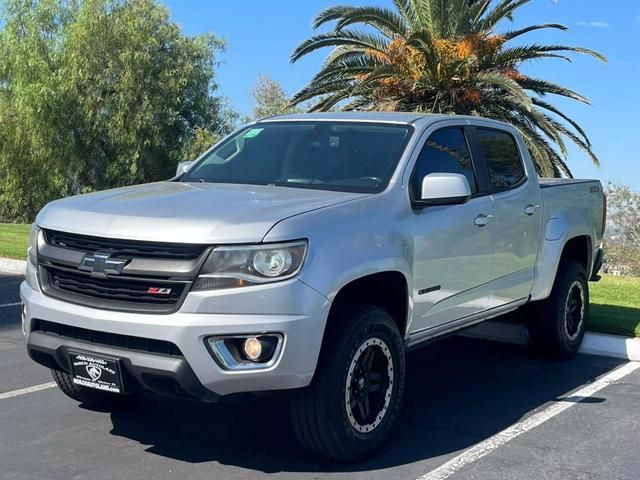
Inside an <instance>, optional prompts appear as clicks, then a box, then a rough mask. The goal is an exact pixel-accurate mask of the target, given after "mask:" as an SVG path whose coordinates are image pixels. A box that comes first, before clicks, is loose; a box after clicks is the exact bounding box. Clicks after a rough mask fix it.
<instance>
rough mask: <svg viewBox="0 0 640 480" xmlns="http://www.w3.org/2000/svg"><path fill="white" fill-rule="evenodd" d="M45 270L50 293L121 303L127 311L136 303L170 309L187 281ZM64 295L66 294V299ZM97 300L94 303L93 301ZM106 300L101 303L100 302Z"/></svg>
mask: <svg viewBox="0 0 640 480" xmlns="http://www.w3.org/2000/svg"><path fill="white" fill-rule="evenodd" d="M43 270H44V273H45V274H46V275H47V277H48V282H47V283H48V285H47V286H48V287H49V288H45V290H48V291H49V293H50V294H51V295H52V296H59V297H62V298H64V299H67V300H71V301H77V300H78V299H79V298H82V297H85V298H86V297H90V298H92V299H97V300H93V301H90V302H87V301H86V300H85V301H84V302H82V303H84V304H90V305H94V306H105V307H108V306H109V305H113V306H116V305H118V304H122V305H123V307H124V306H126V307H128V308H125V309H129V310H136V309H135V308H132V307H135V305H140V307H142V308H143V309H149V308H155V309H156V310H157V311H171V310H173V309H174V308H175V307H176V305H177V304H178V302H179V301H180V299H181V298H182V295H183V293H185V288H186V287H187V286H188V285H189V284H190V282H187V283H184V282H183V283H179V282H175V281H163V280H155V279H149V278H132V277H123V276H111V277H108V278H94V277H92V276H91V274H89V273H85V272H80V271H77V270H72V269H66V268H64V269H63V268H58V267H45V268H43ZM65 294H67V295H69V297H68V298H66V297H65ZM96 301H97V302H98V303H97V304H96V303H95V302H96ZM100 301H103V302H108V303H105V304H104V305H101V304H100V303H99V302H100Z"/></svg>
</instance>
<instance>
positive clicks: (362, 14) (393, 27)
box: [336, 7, 409, 37]
mask: <svg viewBox="0 0 640 480" xmlns="http://www.w3.org/2000/svg"><path fill="white" fill-rule="evenodd" d="M354 23H367V24H369V25H372V26H374V27H375V28H377V29H378V30H380V31H381V32H383V33H384V34H386V35H387V36H388V37H392V36H395V35H400V36H406V35H407V34H408V31H409V30H408V27H407V22H406V21H405V19H404V18H402V17H401V16H400V15H398V14H396V13H395V12H393V11H392V10H389V9H387V8H382V7H353V8H352V9H351V10H350V11H349V12H348V13H346V14H345V15H343V16H342V17H341V18H340V19H339V20H338V22H337V23H336V30H342V29H343V28H345V27H348V26H349V25H352V24H354Z"/></svg>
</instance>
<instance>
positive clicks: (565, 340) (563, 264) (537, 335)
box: [529, 260, 589, 358]
mask: <svg viewBox="0 0 640 480" xmlns="http://www.w3.org/2000/svg"><path fill="white" fill-rule="evenodd" d="M531 313H532V318H531V319H530V321H529V337H530V344H531V346H532V347H533V348H534V350H536V351H537V352H540V353H543V354H546V355H549V356H552V357H555V358H570V357H572V356H573V355H575V354H576V353H577V352H578V349H579V348H580V345H581V344H582V339H583V338H584V334H585V331H586V324H587V319H588V318H589V284H588V282H587V274H586V272H585V271H584V268H583V267H582V265H581V264H580V263H579V262H577V261H575V260H561V261H560V265H559V267H558V273H557V275H556V279H555V282H554V284H553V289H552V291H551V295H549V298H547V299H546V300H543V301H540V302H535V303H534V304H532V312H531Z"/></svg>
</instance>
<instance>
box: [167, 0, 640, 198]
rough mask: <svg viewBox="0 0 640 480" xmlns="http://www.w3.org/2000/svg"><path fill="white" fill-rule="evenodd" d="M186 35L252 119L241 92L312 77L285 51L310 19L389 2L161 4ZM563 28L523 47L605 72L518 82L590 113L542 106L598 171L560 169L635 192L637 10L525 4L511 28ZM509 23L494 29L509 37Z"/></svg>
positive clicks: (536, 70) (551, 69)
mask: <svg viewBox="0 0 640 480" xmlns="http://www.w3.org/2000/svg"><path fill="white" fill-rule="evenodd" d="M164 3H165V4H166V5H167V6H168V7H169V10H170V11H171V14H172V17H173V19H174V20H175V21H176V22H178V23H179V24H180V25H182V28H183V30H184V32H185V33H186V34H190V35H192V34H198V33H203V32H213V33H215V34H216V35H217V36H219V37H223V38H224V39H225V40H226V41H227V44H228V49H227V52H226V53H224V54H223V55H222V57H221V60H222V61H223V65H221V66H220V68H219V70H218V83H219V86H220V92H221V94H223V95H225V96H226V97H228V99H229V101H230V103H231V105H232V106H233V108H235V109H236V110H238V111H239V112H241V113H242V114H248V113H249V112H250V110H251V98H250V95H249V91H250V89H251V87H252V86H253V84H254V82H255V79H256V75H257V73H258V72H261V73H265V74H268V75H269V76H271V77H273V78H274V79H276V80H278V81H279V82H281V84H282V85H283V87H284V88H285V90H286V91H287V92H288V93H293V92H295V91H296V90H297V89H299V88H301V87H302V86H303V85H304V84H305V82H306V81H307V80H309V78H311V76H312V75H313V74H314V73H315V72H316V71H317V69H318V68H319V66H320V63H321V62H322V59H323V58H324V56H325V55H326V54H327V53H328V50H327V51H326V52H320V53H317V54H314V55H312V56H309V57H307V58H305V59H303V60H302V61H300V62H298V63H296V64H293V65H291V64H290V63H289V55H290V54H291V51H292V50H293V48H294V47H295V46H296V45H297V44H298V43H299V42H301V41H302V40H304V39H305V38H307V37H308V36H309V35H310V34H311V33H312V30H311V20H312V18H313V17H314V15H315V14H316V13H317V12H319V11H320V10H322V9H323V8H326V7H328V6H332V5H336V4H348V5H362V4H368V5H371V4H378V5H385V6H390V5H391V0H268V1H261V0H235V1H228V0H226V1H225V0H215V1H205V0H200V1H196V0H165V2H164ZM532 23H563V24H565V25H567V26H568V27H570V30H569V31H568V32H561V31H552V30H549V31H543V32H532V33H530V34H528V36H526V37H522V38H523V39H526V40H527V41H529V42H540V43H555V44H566V45H576V46H584V47H589V48H592V49H594V50H597V51H599V52H601V53H603V54H604V55H605V56H607V58H608V60H609V62H608V63H607V64H603V63H600V62H598V61H596V60H595V59H593V58H591V57H587V56H575V57H574V60H573V62H572V63H567V62H564V61H562V60H541V61H536V62H533V63H530V64H528V65H527V66H526V67H525V68H524V71H525V73H527V74H530V75H534V76H537V77H541V78H546V79H548V80H552V81H554V82H558V83H560V84H562V85H564V86H566V87H569V88H571V89H573V90H576V91H578V92H580V93H582V94H584V95H586V96H587V97H588V98H590V99H591V101H592V103H593V105H592V106H587V105H582V104H579V103H577V102H571V101H566V100H563V99H558V98H551V97H549V98H550V99H551V100H552V101H553V103H554V104H556V105H557V106H559V107H560V108H561V109H562V110H563V111H564V112H565V113H566V114H568V115H570V116H571V117H573V118H574V119H575V120H577V121H578V122H579V123H580V124H581V125H582V127H583V128H584V129H585V130H586V131H587V133H588V134H589V136H590V138H591V140H592V143H593V145H594V148H595V151H596V154H597V155H598V156H599V157H600V160H601V162H602V167H601V168H600V169H598V168H596V167H594V166H593V165H592V164H591V161H590V160H589V159H588V157H586V156H585V155H584V154H582V153H581V152H580V150H578V149H576V148H571V146H570V155H569V166H570V168H571V170H572V171H573V173H574V175H575V176H576V177H589V178H599V179H601V180H603V181H614V182H622V183H625V184H627V185H630V186H632V187H633V188H634V189H635V190H640V153H639V152H640V126H639V122H638V116H639V115H640V1H638V0H610V1H608V2H603V1H602V0H532V1H531V2H530V3H529V4H527V5H525V6H524V7H522V8H521V9H519V10H518V11H517V14H516V17H515V19H514V22H513V24H515V25H516V26H518V25H527V24H532ZM511 27H512V25H510V24H509V22H505V23H504V24H502V26H501V28H502V29H510V28H511Z"/></svg>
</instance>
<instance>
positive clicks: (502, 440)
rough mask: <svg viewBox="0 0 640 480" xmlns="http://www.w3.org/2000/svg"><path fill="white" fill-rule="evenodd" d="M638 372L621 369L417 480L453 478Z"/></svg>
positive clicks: (627, 367)
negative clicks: (506, 445)
mask: <svg viewBox="0 0 640 480" xmlns="http://www.w3.org/2000/svg"><path fill="white" fill-rule="evenodd" d="M638 368H640V363H638V362H629V363H625V364H624V365H622V366H621V367H619V368H617V369H615V370H613V371H612V372H610V373H608V374H607V375H605V376H603V377H601V378H599V379H598V380H596V381H595V382H593V383H592V384H590V385H587V386H586V387H583V388H581V389H580V390H578V391H577V392H575V393H573V394H572V395H570V396H568V397H565V398H563V399H562V400H558V401H557V402H554V403H553V404H552V405H550V406H549V407H547V408H545V409H544V410H542V411H541V412H538V413H536V414H534V415H531V416H530V417H529V418H526V419H524V420H522V421H521V422H518V423H515V424H513V425H511V426H510V427H508V428H506V429H505V430H502V431H501V432H499V433H496V434H495V435H493V436H492V437H490V438H487V439H486V440H484V441H482V442H480V443H478V444H477V445H475V446H473V447H471V448H470V449H469V450H466V451H464V452H463V453H461V454H460V455H458V456H457V457H454V458H452V459H451V460H449V461H448V462H446V463H444V464H443V465H441V466H439V467H438V468H436V469H435V470H432V471H430V472H429V473H425V474H424V475H423V476H422V477H420V478H419V479H418V480H445V479H446V478H449V477H450V476H451V475H453V474H455V473H456V472H458V471H460V470H462V469H463V468H465V467H467V466H469V465H471V464H472V463H473V462H475V461H477V460H479V459H481V458H482V457H484V456H485V455H487V454H489V453H491V452H493V451H494V450H496V449H498V448H500V447H501V446H503V445H504V444H506V443H507V442H510V441H511V440H513V439H514V438H516V437H518V436H519V435H522V434H523V433H525V432H528V431H529V430H531V429H533V428H535V427H537V426H539V425H541V424H543V423H544V422H546V421H547V420H549V419H551V418H553V417H555V416H556V415H558V414H559V413H562V412H564V411H565V410H567V409H568V408H571V407H572V406H573V405H575V404H576V403H579V402H581V401H583V400H584V399H586V398H588V397H590V396H591V395H593V394H595V393H596V392H598V391H600V390H602V389H603V388H605V387H607V386H609V385H611V384H612V383H615V382H617V381H618V380H620V379H622V378H623V377H625V376H627V375H629V374H630V373H632V372H633V371H635V370H637V369H638Z"/></svg>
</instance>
